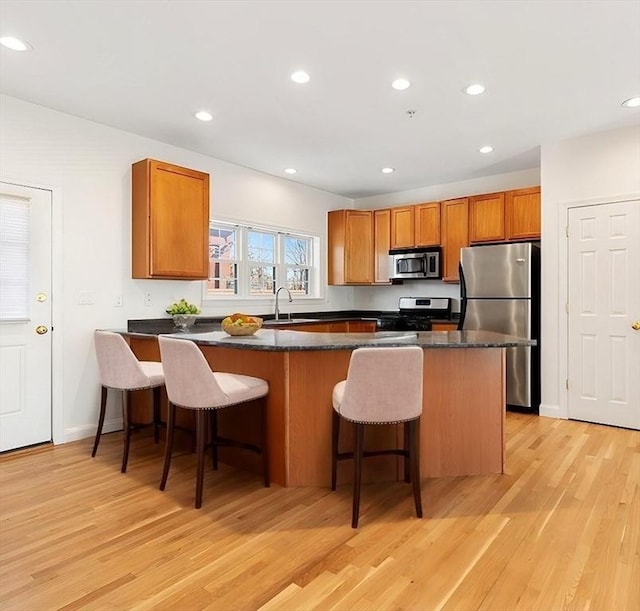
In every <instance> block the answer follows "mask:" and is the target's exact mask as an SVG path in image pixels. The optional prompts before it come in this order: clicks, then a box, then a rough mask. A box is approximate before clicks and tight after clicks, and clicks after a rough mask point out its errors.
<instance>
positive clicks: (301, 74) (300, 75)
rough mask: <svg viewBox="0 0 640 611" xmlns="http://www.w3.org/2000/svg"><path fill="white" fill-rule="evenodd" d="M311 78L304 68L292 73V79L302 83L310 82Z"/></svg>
mask: <svg viewBox="0 0 640 611" xmlns="http://www.w3.org/2000/svg"><path fill="white" fill-rule="evenodd" d="M310 78H311V77H310V76H309V75H308V74H307V73H306V72H305V71H304V70H298V71H297V72H294V73H293V74H292V75H291V80H292V81H293V82H294V83H300V84H301V85H302V84H304V83H308V82H309V79H310Z"/></svg>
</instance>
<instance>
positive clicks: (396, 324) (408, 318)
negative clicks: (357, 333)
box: [376, 297, 451, 331]
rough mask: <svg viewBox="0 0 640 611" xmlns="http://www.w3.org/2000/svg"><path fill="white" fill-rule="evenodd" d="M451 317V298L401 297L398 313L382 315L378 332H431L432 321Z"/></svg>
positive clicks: (379, 319)
mask: <svg viewBox="0 0 640 611" xmlns="http://www.w3.org/2000/svg"><path fill="white" fill-rule="evenodd" d="M450 317H451V299H450V298H449V297H400V299H399V300H398V312H397V313H396V312H394V313H392V314H382V315H381V316H380V317H379V318H378V323H377V325H376V328H377V330H378V331H431V321H432V320H434V319H436V318H438V319H440V318H444V319H448V318H450Z"/></svg>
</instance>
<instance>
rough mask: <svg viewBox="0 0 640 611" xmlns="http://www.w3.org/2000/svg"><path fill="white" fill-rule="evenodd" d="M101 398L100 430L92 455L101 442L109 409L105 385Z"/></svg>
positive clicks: (97, 433)
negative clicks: (105, 417) (105, 416)
mask: <svg viewBox="0 0 640 611" xmlns="http://www.w3.org/2000/svg"><path fill="white" fill-rule="evenodd" d="M100 394H101V398H100V416H99V417H98V430H97V431H96V439H95V441H94V442H93V451H92V452H91V456H95V455H96V452H97V451H98V444H99V443H100V437H101V436H102V427H103V426H104V415H105V413H106V411H107V387H106V386H103V387H102V391H101V393H100Z"/></svg>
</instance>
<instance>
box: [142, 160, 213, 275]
mask: <svg viewBox="0 0 640 611" xmlns="http://www.w3.org/2000/svg"><path fill="white" fill-rule="evenodd" d="M131 233H132V277H133V278H158V279H164V280H166V279H175V280H206V279H207V277H208V276H209V174H205V173H203V172H197V171H195V170H190V169H187V168H182V167H179V166H175V165H172V164H170V163H164V162H162V161H156V160H154V159H143V160H142V161H138V162H137V163H134V164H133V165H132V227H131Z"/></svg>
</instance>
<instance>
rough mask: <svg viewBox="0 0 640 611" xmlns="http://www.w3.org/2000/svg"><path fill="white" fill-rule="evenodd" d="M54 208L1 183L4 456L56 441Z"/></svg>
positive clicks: (45, 194) (45, 199) (35, 194)
mask: <svg viewBox="0 0 640 611" xmlns="http://www.w3.org/2000/svg"><path fill="white" fill-rule="evenodd" d="M52 202H53V194H52V192H51V191H50V190H47V189H41V188H36V187H28V186H24V185H20V184H17V183H11V182H0V213H1V215H2V217H1V218H2V222H1V227H0V248H1V249H2V256H1V258H0V261H1V262H0V285H1V286H0V451H7V450H13V449H16V448H21V447H25V446H29V445H34V444H37V443H43V442H47V441H51V439H52V392H51V390H52V384H51V380H52V376H51V365H52V331H53V329H52V299H51V297H52V252H51V246H52Z"/></svg>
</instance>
